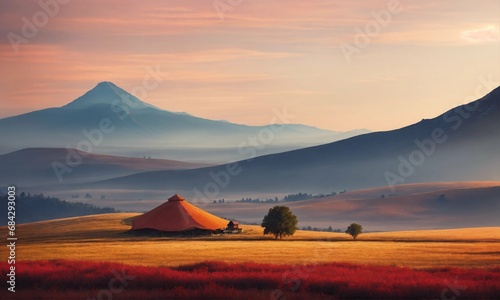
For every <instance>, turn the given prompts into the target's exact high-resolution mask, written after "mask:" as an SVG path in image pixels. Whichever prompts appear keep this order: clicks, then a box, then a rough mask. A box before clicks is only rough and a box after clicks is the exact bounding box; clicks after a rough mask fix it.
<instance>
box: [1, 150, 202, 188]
mask: <svg viewBox="0 0 500 300" xmlns="http://www.w3.org/2000/svg"><path fill="white" fill-rule="evenodd" d="M0 165H1V166H2V170H3V172H2V173H0V186H6V185H8V184H16V185H21V186H24V187H28V186H30V187H33V186H40V185H59V184H62V183H64V184H67V183H75V182H89V181H95V180H96V179H98V178H99V179H109V178H113V177H117V176H124V175H130V174H134V173H139V172H145V171H154V170H181V169H194V168H200V167H204V166H207V165H206V164H195V163H185V162H180V161H175V160H163V159H150V158H149V157H146V158H133V157H121V156H111V155H98V154H91V153H88V152H83V151H77V150H75V149H61V148H30V149H23V150H19V151H15V152H12V153H8V154H4V155H0Z"/></svg>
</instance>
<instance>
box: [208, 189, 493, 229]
mask: <svg viewBox="0 0 500 300" xmlns="http://www.w3.org/2000/svg"><path fill="white" fill-rule="evenodd" d="M280 204H283V205H286V206H288V207H290V209H291V210H292V211H293V213H294V214H295V215H296V216H297V217H298V219H299V227H303V226H313V227H320V228H327V227H328V226H332V227H333V228H344V227H346V226H347V225H348V224H350V223H352V222H358V223H360V224H362V225H363V227H364V228H365V230H370V231H377V230H382V231H387V230H414V229H444V228H464V227H476V226H478V227H480V226H500V220H499V218H498V215H499V213H500V181H497V182H446V183H425V184H424V183H421V184H404V185H400V186H398V187H397V189H395V190H394V191H392V190H391V189H390V188H388V187H378V188H372V189H366V190H359V191H352V192H347V193H344V194H340V195H336V196H331V197H326V198H320V199H311V200H303V201H296V202H286V203H280ZM274 205H276V204H274V203H240V202H238V203H234V202H233V203H225V204H206V205H201V206H200V207H202V208H203V209H205V210H207V211H209V212H210V213H212V214H216V215H219V216H224V217H226V218H239V219H240V220H243V221H246V222H257V223H260V222H261V221H262V218H263V216H264V215H265V214H266V213H267V211H268V210H269V209H270V208H271V207H273V206H274Z"/></svg>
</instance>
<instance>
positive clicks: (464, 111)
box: [85, 88, 500, 200]
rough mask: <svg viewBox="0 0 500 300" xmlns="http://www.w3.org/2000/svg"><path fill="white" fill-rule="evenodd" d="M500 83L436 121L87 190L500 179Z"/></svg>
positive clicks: (271, 188) (259, 189) (309, 187)
mask: <svg viewBox="0 0 500 300" xmlns="http://www.w3.org/2000/svg"><path fill="white" fill-rule="evenodd" d="M499 148H500V88H496V89H495V90H493V91H492V92H490V93H489V94H488V95H486V96H484V97H483V98H481V99H479V100H477V101H474V102H472V103H470V104H468V105H463V106H459V107H456V108H454V109H451V110H449V111H447V112H446V113H444V114H442V115H440V116H438V117H435V118H433V119H426V120H422V121H421V122H418V123H416V124H413V125H410V126H407V127H404V128H401V129H397V130H392V131H386V132H375V133H369V134H364V135H360V136H356V137H352V138H349V139H345V140H342V141H337V142H334V143H330V144H326V145H321V146H315V147H310V148H306V149H299V150H294V151H289V152H285V153H279V154H272V155H266V156H262V157H258V158H255V159H251V160H244V161H240V162H238V163H237V165H235V164H228V165H221V166H216V167H209V168H201V169H195V170H181V171H156V172H146V173H141V174H135V175H131V176H126V177H121V178H116V179H110V180H106V181H100V182H95V183H93V184H89V185H85V187H86V188H102V189H109V188H111V189H113V188H128V189H142V190H170V191H172V190H177V191H180V192H182V193H183V194H185V195H186V196H187V197H196V198H201V200H208V199H211V198H217V197H223V196H225V195H231V194H237V193H239V194H252V193H253V194H255V193H295V192H313V193H329V192H331V191H339V190H344V189H348V190H355V189H364V188H370V187H377V186H384V185H386V186H391V187H394V186H396V185H398V184H404V183H418V182H444V181H484V180H500V172H499V171H498V170H500V157H499V152H498V149H499Z"/></svg>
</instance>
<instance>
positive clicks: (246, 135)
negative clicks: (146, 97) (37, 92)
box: [0, 82, 366, 162]
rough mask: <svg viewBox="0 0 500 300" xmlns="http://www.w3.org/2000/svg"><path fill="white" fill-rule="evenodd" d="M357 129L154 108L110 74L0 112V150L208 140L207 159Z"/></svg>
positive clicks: (160, 145)
mask: <svg viewBox="0 0 500 300" xmlns="http://www.w3.org/2000/svg"><path fill="white" fill-rule="evenodd" d="M275 114H276V116H275V118H274V120H275V122H276V123H288V122H287V121H292V120H286V119H285V118H286V112H275ZM364 132H366V131H363V130H362V131H359V130H358V131H352V132H345V133H344V132H333V131H328V130H321V129H318V128H315V127H310V126H304V125H299V124H286V125H268V126H245V125H238V124H233V123H229V122H224V121H212V120H207V119H202V118H198V117H194V116H192V115H189V114H186V113H174V112H169V111H166V110H162V109H159V108H157V107H154V106H152V105H150V104H147V103H144V102H142V101H141V100H140V99H138V98H137V97H135V96H133V95H131V94H129V93H127V92H126V91H124V90H123V89H121V88H119V87H117V86H116V85H114V84H113V83H111V82H101V83H99V84H98V85H97V86H96V87H94V88H93V89H92V90H90V91H88V92H87V93H85V94H84V95H83V96H81V97H79V98H78V99H76V100H74V101H73V102H71V103H69V104H67V105H65V106H62V107H59V108H48V109H43V110H39V111H34V112H30V113H27V114H22V115H19V116H14V117H8V118H4V119H0V139H1V140H2V149H0V150H1V151H3V153H7V152H11V151H15V150H20V149H24V148H33V147H52V148H58V147H59V148H66V147H70V148H78V149H79V150H82V151H87V152H92V153H94V152H95V153H104V154H119V155H124V156H143V155H146V156H149V155H153V156H155V157H161V158H169V159H177V160H188V161H200V160H199V158H200V157H201V156H202V155H203V154H204V153H205V152H206V151H205V150H206V149H207V148H208V149H210V150H212V153H210V155H208V156H207V159H208V160H210V161H221V162H227V161H230V160H237V159H244V158H247V157H246V156H245V153H243V154H242V151H241V150H240V149H241V148H242V147H244V145H248V146H250V147H256V148H258V149H260V150H259V153H258V154H259V155H262V154H268V153H275V152H280V151H285V150H290V149H297V148H303V147H305V146H310V145H318V144H323V143H327V142H331V141H335V140H339V139H343V138H347V137H351V136H353V135H357V134H360V133H364ZM254 144H255V145H254ZM170 150H172V151H170ZM213 152H216V153H213ZM205 161H207V160H205Z"/></svg>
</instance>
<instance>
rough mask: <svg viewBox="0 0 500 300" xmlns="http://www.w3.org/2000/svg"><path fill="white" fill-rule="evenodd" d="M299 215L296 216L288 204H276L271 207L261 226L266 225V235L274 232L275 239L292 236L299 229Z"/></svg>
mask: <svg viewBox="0 0 500 300" xmlns="http://www.w3.org/2000/svg"><path fill="white" fill-rule="evenodd" d="M298 222H299V221H298V220H297V216H295V215H294V214H293V213H292V211H291V210H290V208H288V207H286V206H275V207H273V208H271V209H269V212H268V213H267V215H266V216H265V217H264V220H262V224H261V226H262V227H264V235H266V234H272V235H274V238H275V239H278V237H279V238H280V240H281V239H282V238H283V237H284V236H289V235H290V236H291V235H293V234H294V233H295V230H297V229H298V228H297V223H298Z"/></svg>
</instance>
